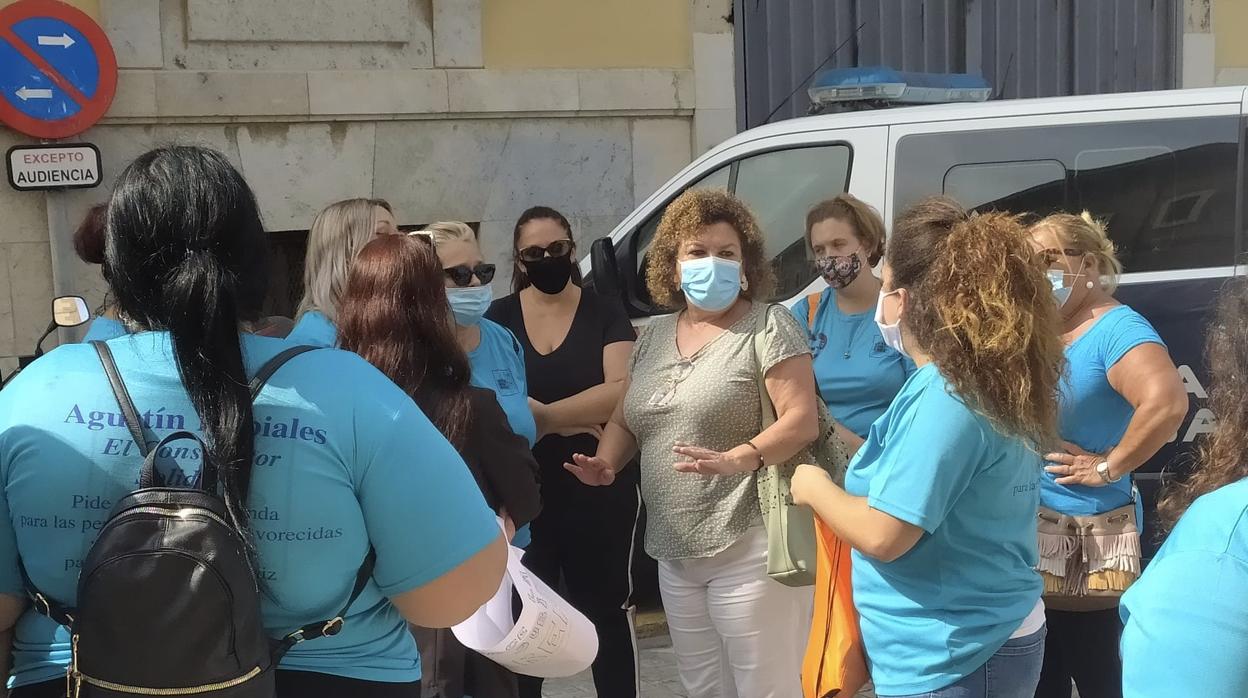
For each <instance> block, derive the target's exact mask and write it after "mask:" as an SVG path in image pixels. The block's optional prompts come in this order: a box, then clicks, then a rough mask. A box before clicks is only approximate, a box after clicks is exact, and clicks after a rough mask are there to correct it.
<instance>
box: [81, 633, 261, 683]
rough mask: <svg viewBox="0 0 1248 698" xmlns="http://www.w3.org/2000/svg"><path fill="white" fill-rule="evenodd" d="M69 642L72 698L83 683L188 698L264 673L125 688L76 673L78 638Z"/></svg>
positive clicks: (248, 679)
mask: <svg viewBox="0 0 1248 698" xmlns="http://www.w3.org/2000/svg"><path fill="white" fill-rule="evenodd" d="M71 642H72V644H71V650H70V653H71V658H70V664H69V671H68V672H66V675H65V683H66V686H65V689H66V690H65V694H66V695H73V697H74V698H78V694H79V692H80V691H81V690H82V684H84V683H86V684H89V685H91V686H98V687H100V688H103V689H106V690H109V691H116V692H118V693H130V694H132V695H139V696H190V695H195V694H196V693H208V692H209V691H220V690H224V689H226V688H233V687H234V686H238V685H240V684H244V683H247V682H248V681H250V680H252V679H254V678H256V677H257V676H259V675H260V674H262V673H264V670H263V669H261V668H260V667H256V668H254V669H252V670H251V671H249V672H247V673H246V674H243V675H242V676H236V677H234V678H232V679H228V680H226V681H218V682H216V683H206V684H201V685H199V686H187V687H186V688H146V687H143V686H127V685H126V684H121V683H113V682H112V681H105V680H104V679H97V678H94V677H91V676H87V675H86V674H84V673H82V672H81V671H78V636H77V635H74V636H73V639H72V641H71ZM71 688H72V689H73V690H72V692H71V691H70V689H71Z"/></svg>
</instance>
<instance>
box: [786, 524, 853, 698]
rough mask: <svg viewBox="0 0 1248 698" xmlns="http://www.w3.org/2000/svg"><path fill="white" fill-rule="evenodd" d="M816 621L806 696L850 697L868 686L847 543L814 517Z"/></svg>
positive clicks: (806, 664)
mask: <svg viewBox="0 0 1248 698" xmlns="http://www.w3.org/2000/svg"><path fill="white" fill-rule="evenodd" d="M815 536H816V539H817V543H816V548H817V550H816V565H817V568H816V572H815V617H814V623H812V624H811V628H810V641H809V642H808V643H807V645H806V656H805V658H803V660H802V695H803V697H804V698H827V697H828V696H841V698H851V697H852V696H853V695H854V694H856V693H857V692H858V691H859V689H861V688H862V687H863V686H864V685H866V683H867V680H868V678H869V675H868V674H867V656H866V652H865V651H864V649H863V646H862V632H861V631H860V630H859V628H858V611H857V609H855V608H854V592H853V579H852V577H851V575H850V564H851V563H850V557H849V545H848V544H846V543H845V542H844V541H842V540H841V539H840V538H838V537H837V536H836V534H835V533H833V532H832V530H831V529H829V528H828V527H827V526H826V525H825V524H824V523H823V522H822V521H820V520H819V517H815Z"/></svg>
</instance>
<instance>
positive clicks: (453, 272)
mask: <svg viewBox="0 0 1248 698" xmlns="http://www.w3.org/2000/svg"><path fill="white" fill-rule="evenodd" d="M442 273H444V274H446V275H447V276H449V277H450V279H451V281H452V282H454V284H455V285H456V286H459V287H461V288H462V287H464V286H467V285H469V284H471V283H472V277H473V276H476V277H477V278H478V279H480V280H481V284H482V285H483V286H484V285H485V284H488V283H490V282H491V281H493V280H494V265H493V264H486V263H485V262H482V263H480V264H478V265H477V266H475V267H470V266H468V265H467V264H460V265H459V266H455V267H448V268H446V269H443V270H442Z"/></svg>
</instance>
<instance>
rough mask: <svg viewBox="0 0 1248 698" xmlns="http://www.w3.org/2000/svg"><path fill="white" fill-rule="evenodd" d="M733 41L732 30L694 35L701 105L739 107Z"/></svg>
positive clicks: (695, 69) (695, 79) (696, 95)
mask: <svg viewBox="0 0 1248 698" xmlns="http://www.w3.org/2000/svg"><path fill="white" fill-rule="evenodd" d="M732 42H733V39H732V35H731V34H694V35H693V70H694V92H695V97H694V99H695V101H696V103H697V108H698V109H735V108H736V103H737V96H736V92H735V88H734V87H733V83H734V80H735V79H736V67H735V66H734V65H733V58H732V57H733V43H732Z"/></svg>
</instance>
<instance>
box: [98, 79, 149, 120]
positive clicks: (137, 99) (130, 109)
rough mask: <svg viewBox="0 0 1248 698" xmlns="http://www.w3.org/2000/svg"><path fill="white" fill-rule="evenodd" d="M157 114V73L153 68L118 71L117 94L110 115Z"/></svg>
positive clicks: (109, 108) (139, 115)
mask: <svg viewBox="0 0 1248 698" xmlns="http://www.w3.org/2000/svg"><path fill="white" fill-rule="evenodd" d="M155 115H156V73H155V71H151V70H123V71H120V72H119V73H117V94H116V96H114V97H113V103H112V104H111V105H109V107H108V116H109V117H114V116H116V117H126V116H129V117H152V116H155Z"/></svg>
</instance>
